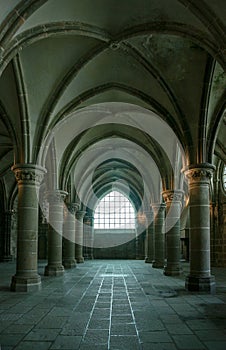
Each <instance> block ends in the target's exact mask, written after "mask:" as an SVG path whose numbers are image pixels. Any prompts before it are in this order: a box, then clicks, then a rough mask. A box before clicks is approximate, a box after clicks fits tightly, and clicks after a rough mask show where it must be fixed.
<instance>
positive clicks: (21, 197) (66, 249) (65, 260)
mask: <svg viewBox="0 0 226 350" xmlns="http://www.w3.org/2000/svg"><path fill="white" fill-rule="evenodd" d="M13 170H14V173H15V176H16V180H17V183H18V236H17V266H16V274H15V275H14V276H13V277H12V282H11V290H12V291H36V290H39V289H40V288H41V278H40V276H39V274H38V266H37V261H38V258H37V254H38V246H37V242H38V213H39V211H38V206H39V202H38V193H39V186H40V184H41V182H42V180H43V177H44V174H45V169H43V168H42V167H39V166H36V165H32V164H26V165H17V166H14V168H13ZM47 195H48V201H49V225H48V263H47V266H46V267H45V272H44V274H45V275H46V276H61V275H63V273H64V268H69V267H74V266H75V265H76V262H78V263H82V262H83V261H84V258H83V255H82V246H83V242H82V239H83V224H82V223H83V217H84V215H85V211H81V210H79V205H77V204H72V205H69V206H68V210H65V209H66V207H65V204H64V199H65V197H66V196H67V192H65V191H61V190H54V191H51V192H49V193H48V194H47ZM65 213H66V215H65ZM75 219H77V220H75ZM75 234H76V242H75ZM62 237H63V238H62Z"/></svg>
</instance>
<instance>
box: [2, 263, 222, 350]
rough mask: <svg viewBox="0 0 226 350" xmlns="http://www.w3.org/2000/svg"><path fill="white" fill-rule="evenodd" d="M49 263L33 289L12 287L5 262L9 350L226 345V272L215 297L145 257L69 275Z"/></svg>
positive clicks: (11, 267)
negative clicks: (49, 273) (50, 270)
mask: <svg viewBox="0 0 226 350" xmlns="http://www.w3.org/2000/svg"><path fill="white" fill-rule="evenodd" d="M44 266H45V263H44V262H41V263H40V266H39V269H40V274H41V275H42V281H43V284H42V285H43V287H42V290H41V291H40V292H36V293H33V294H26V293H14V292H10V291H9V282H10V279H11V275H12V274H13V273H14V272H15V263H1V264H0V276H1V279H0V344H1V346H0V349H1V350H10V349H16V350H45V349H65V350H72V349H73V350H76V349H79V350H89V349H91V350H107V349H111V350H116V349H118V350H121V349H125V350H134V349H140V350H141V349H142V350H176V349H178V350H203V349H208V350H225V349H226V269H220V268H215V269H213V272H214V274H215V277H216V282H217V291H216V294H215V295H209V294H201V293H188V292H186V291H185V290H184V276H181V277H180V278H177V277H166V276H164V275H163V272H162V270H161V269H154V268H152V266H151V265H150V264H145V263H144V262H143V261H140V260H93V261H86V262H85V263H84V264H79V265H77V267H76V268H74V269H73V270H67V271H66V272H65V274H64V276H63V277H45V276H43V271H44ZM183 268H184V271H185V272H184V275H185V274H186V271H187V270H188V264H187V263H183Z"/></svg>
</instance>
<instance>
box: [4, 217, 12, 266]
mask: <svg viewBox="0 0 226 350" xmlns="http://www.w3.org/2000/svg"><path fill="white" fill-rule="evenodd" d="M13 214H14V210H8V211H6V212H5V227H4V237H3V242H4V247H3V249H4V251H3V261H12V259H13V257H12V255H11V223H12V216H13Z"/></svg>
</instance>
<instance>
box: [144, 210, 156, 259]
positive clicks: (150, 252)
mask: <svg viewBox="0 0 226 350" xmlns="http://www.w3.org/2000/svg"><path fill="white" fill-rule="evenodd" d="M147 220H148V228H147V255H146V259H145V262H146V263H153V260H154V256H155V241H154V213H153V210H152V208H151V209H150V212H148V218H147Z"/></svg>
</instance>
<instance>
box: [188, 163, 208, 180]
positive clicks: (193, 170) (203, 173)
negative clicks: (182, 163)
mask: <svg viewBox="0 0 226 350" xmlns="http://www.w3.org/2000/svg"><path fill="white" fill-rule="evenodd" d="M214 170H215V166H214V165H212V164H209V163H202V164H197V165H190V166H188V167H187V168H185V170H184V173H185V176H186V177H187V179H188V181H189V183H190V184H198V183H207V184H210V180H211V178H212V175H213V172H214Z"/></svg>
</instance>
